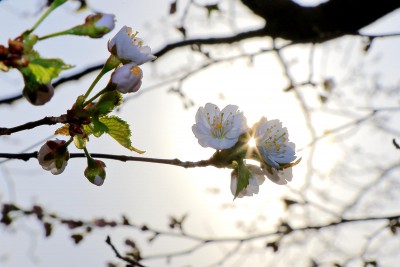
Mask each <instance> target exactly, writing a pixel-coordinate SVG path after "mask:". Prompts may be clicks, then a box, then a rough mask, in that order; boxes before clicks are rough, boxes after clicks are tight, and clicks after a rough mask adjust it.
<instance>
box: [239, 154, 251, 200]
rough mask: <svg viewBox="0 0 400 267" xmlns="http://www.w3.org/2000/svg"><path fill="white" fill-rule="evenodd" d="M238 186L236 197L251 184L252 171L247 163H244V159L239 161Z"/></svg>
mask: <svg viewBox="0 0 400 267" xmlns="http://www.w3.org/2000/svg"><path fill="white" fill-rule="evenodd" d="M237 163H238V165H237V172H238V174H237V178H238V179H237V186H236V192H235V198H236V197H237V196H238V195H239V193H240V192H241V191H242V190H243V189H245V188H246V187H247V186H248V185H249V181H250V178H251V173H250V172H249V169H247V167H246V165H245V164H244V162H243V160H240V161H238V162H237Z"/></svg>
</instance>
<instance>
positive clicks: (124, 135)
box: [99, 116, 144, 154]
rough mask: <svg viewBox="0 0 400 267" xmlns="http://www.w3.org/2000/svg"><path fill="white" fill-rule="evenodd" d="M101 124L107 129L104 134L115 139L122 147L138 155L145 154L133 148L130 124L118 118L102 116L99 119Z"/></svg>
mask: <svg viewBox="0 0 400 267" xmlns="http://www.w3.org/2000/svg"><path fill="white" fill-rule="evenodd" d="M99 123H100V124H102V125H103V126H104V127H105V128H104V129H105V131H104V132H106V133H107V134H109V135H110V136H111V137H112V138H114V139H115V140H116V141H117V142H118V143H119V144H120V145H122V146H123V147H125V148H127V149H129V150H132V151H135V152H137V153H140V154H142V153H144V151H141V150H139V149H137V148H134V147H133V146H132V143H131V139H130V137H131V130H130V129H129V124H128V123H127V122H125V121H124V120H122V119H121V118H119V117H117V116H102V117H99ZM100 124H99V125H100ZM102 129H103V128H102ZM102 129H101V130H102Z"/></svg>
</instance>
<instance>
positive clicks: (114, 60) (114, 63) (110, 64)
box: [84, 55, 121, 103]
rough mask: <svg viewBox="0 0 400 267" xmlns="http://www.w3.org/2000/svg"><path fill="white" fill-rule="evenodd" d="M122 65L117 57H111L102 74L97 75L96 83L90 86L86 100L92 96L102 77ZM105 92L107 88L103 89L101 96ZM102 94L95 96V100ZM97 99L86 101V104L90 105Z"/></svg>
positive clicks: (85, 96)
mask: <svg viewBox="0 0 400 267" xmlns="http://www.w3.org/2000/svg"><path fill="white" fill-rule="evenodd" d="M120 63H121V61H120V60H119V59H118V58H117V57H115V56H113V55H111V56H110V57H109V58H108V59H107V61H106V63H105V64H104V66H103V68H102V69H101V71H100V73H99V74H98V75H97V77H96V78H95V79H94V81H93V82H92V84H91V85H90V87H89V89H88V90H87V92H86V94H85V95H84V99H86V98H87V97H88V96H89V95H90V93H91V92H92V90H93V88H94V87H95V85H96V84H97V83H98V82H99V80H100V79H101V77H103V75H104V74H106V73H107V72H109V71H110V70H112V69H114V68H116V67H117V66H118V65H119V64H120ZM104 90H106V88H105V89H103V90H102V91H101V94H102V93H104V92H103V91H104ZM101 94H97V95H95V98H97V97H98V96H99V95H101ZM95 98H92V99H90V100H89V101H85V103H90V102H91V101H93V100H94V99H95Z"/></svg>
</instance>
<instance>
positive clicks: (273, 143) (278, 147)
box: [264, 125, 287, 154]
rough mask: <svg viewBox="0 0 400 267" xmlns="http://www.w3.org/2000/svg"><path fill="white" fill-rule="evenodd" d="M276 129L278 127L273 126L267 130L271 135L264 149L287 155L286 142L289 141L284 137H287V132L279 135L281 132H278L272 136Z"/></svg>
mask: <svg viewBox="0 0 400 267" xmlns="http://www.w3.org/2000/svg"><path fill="white" fill-rule="evenodd" d="M274 127H276V125H273V126H271V127H270V128H268V129H267V133H268V134H270V135H269V137H268V138H267V140H265V141H264V147H265V148H266V149H267V150H270V151H271V150H275V151H276V152H278V153H279V154H284V153H286V150H285V148H286V141H287V139H286V138H285V137H284V136H286V132H283V133H281V134H280V133H279V132H280V130H279V129H278V130H276V132H275V133H274V134H272V130H273V128H274Z"/></svg>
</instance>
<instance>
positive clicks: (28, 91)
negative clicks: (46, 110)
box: [22, 82, 54, 106]
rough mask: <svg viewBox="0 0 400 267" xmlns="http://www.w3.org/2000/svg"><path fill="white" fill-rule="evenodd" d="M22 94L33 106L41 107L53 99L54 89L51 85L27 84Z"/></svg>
mask: <svg viewBox="0 0 400 267" xmlns="http://www.w3.org/2000/svg"><path fill="white" fill-rule="evenodd" d="M22 94H23V96H24V97H25V98H26V99H27V100H28V101H29V102H30V103H31V104H32V105H35V106H41V105H44V104H46V103H47V102H49V101H50V99H51V98H52V97H53V95H54V87H53V86H52V85H51V84H42V83H36V82H35V83H27V82H25V87H24V89H23V90H22Z"/></svg>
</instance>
